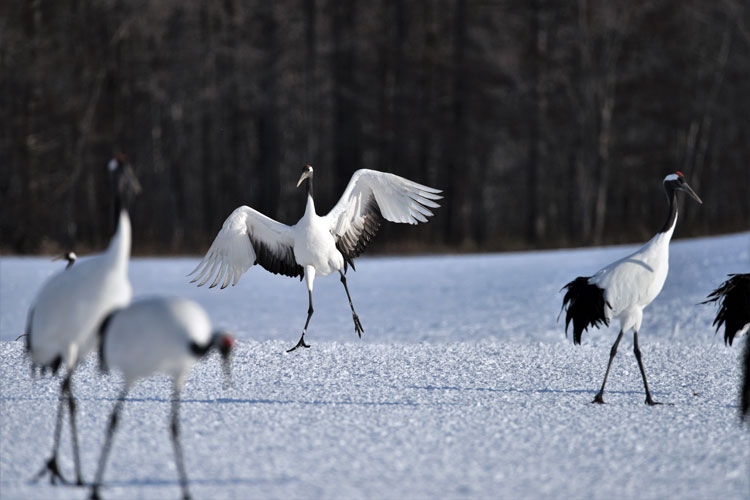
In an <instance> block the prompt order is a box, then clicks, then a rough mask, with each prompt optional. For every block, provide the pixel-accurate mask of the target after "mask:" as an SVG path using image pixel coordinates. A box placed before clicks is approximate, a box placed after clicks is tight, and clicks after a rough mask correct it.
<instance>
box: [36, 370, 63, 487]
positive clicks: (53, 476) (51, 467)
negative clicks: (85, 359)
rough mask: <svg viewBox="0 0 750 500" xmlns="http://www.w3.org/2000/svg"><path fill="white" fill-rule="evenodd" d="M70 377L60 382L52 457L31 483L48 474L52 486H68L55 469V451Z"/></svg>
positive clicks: (58, 441)
mask: <svg viewBox="0 0 750 500" xmlns="http://www.w3.org/2000/svg"><path fill="white" fill-rule="evenodd" d="M70 376H71V372H68V374H67V375H66V376H65V378H64V379H63V382H62V386H61V387H60V402H59V404H58V405H57V419H56V420H55V433H54V438H53V439H54V440H53V445H52V457H50V458H49V459H48V460H47V463H46V464H44V467H42V470H40V471H39V472H38V473H37V475H36V476H34V477H33V478H32V481H33V482H36V481H39V480H40V479H41V478H43V477H44V475H45V474H47V472H49V474H50V478H49V481H50V483H52V484H57V481H58V480H59V481H60V482H62V483H63V484H70V483H69V481H68V480H67V479H65V478H64V477H63V475H62V474H61V473H60V469H59V468H58V467H57V449H58V448H59V445H60V432H61V430H62V419H63V408H64V406H65V397H66V395H67V394H68V392H69V391H70Z"/></svg>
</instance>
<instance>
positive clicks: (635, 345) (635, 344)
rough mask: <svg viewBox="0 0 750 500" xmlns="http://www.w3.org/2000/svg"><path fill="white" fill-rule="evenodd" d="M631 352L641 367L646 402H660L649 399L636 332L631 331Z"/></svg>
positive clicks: (650, 403) (649, 394) (651, 404)
mask: <svg viewBox="0 0 750 500" xmlns="http://www.w3.org/2000/svg"><path fill="white" fill-rule="evenodd" d="M633 352H634V353H635V359H637V360H638V368H640V369H641V376H642V377H643V387H645V388H646V404H647V405H650V406H654V405H660V404H661V403H659V402H657V401H654V400H653V399H651V391H649V390H648V382H647V381H646V370H644V369H643V361H642V360H641V350H640V349H639V348H638V332H636V331H634V332H633Z"/></svg>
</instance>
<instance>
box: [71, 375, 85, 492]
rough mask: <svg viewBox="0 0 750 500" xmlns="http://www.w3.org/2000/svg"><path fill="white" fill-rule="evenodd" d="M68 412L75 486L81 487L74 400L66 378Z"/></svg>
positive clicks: (81, 479) (81, 478)
mask: <svg viewBox="0 0 750 500" xmlns="http://www.w3.org/2000/svg"><path fill="white" fill-rule="evenodd" d="M68 411H69V412H70V437H71V439H72V440H73V462H74V463H75V468H76V485H77V486H83V476H82V475H81V458H80V455H79V453H78V430H77V428H76V398H75V396H73V381H72V379H71V375H69V376H68Z"/></svg>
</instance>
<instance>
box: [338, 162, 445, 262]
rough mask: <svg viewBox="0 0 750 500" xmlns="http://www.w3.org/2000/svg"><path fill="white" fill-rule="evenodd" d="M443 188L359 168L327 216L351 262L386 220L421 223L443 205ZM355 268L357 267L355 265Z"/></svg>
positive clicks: (341, 250)
mask: <svg viewBox="0 0 750 500" xmlns="http://www.w3.org/2000/svg"><path fill="white" fill-rule="evenodd" d="M440 192H442V191H441V190H439V189H434V188H431V187H427V186H423V185H422V184H418V183H416V182H413V181H410V180H409V179H404V178H403V177H399V176H398V175H394V174H388V173H385V172H378V171H376V170H366V169H364V170H357V171H356V172H354V175H352V178H351V180H350V181H349V185H347V186H346V190H345V191H344V194H343V195H341V198H340V199H339V201H338V203H336V206H334V207H333V209H331V211H330V212H329V213H328V215H326V216H325V219H326V220H327V222H328V224H329V228H330V230H331V233H332V234H333V236H334V238H335V239H336V247H337V248H338V249H339V251H340V252H341V253H342V255H343V256H344V258H345V259H346V261H347V262H348V263H349V264H350V265H351V264H352V261H351V259H353V258H354V257H357V256H358V255H359V254H360V253H362V251H363V250H364V249H365V247H366V246H367V244H368V243H369V242H370V240H371V239H372V237H373V236H375V233H376V232H377V230H378V228H379V227H380V223H381V221H382V219H385V220H387V221H390V222H402V223H407V224H417V223H419V222H427V217H430V216H432V215H433V213H432V211H431V210H430V208H438V207H439V206H440V205H438V204H437V203H435V201H434V200H439V199H440V198H442V196H440V195H439V194H438V193H440ZM352 267H353V266H352Z"/></svg>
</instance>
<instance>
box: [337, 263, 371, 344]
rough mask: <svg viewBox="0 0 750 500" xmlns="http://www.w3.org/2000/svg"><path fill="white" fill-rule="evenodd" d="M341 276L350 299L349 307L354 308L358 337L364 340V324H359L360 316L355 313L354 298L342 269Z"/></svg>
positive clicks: (353, 316)
mask: <svg viewBox="0 0 750 500" xmlns="http://www.w3.org/2000/svg"><path fill="white" fill-rule="evenodd" d="M339 274H340V275H341V283H343V284H344V290H346V297H347V298H348V299H349V307H351V308H352V319H354V331H355V332H357V335H359V338H362V334H363V333H365V329H364V328H362V323H360V322H359V316H357V313H356V312H354V304H352V296H351V295H350V294H349V287H347V286H346V276H345V275H344V273H343V272H342V271H341V269H339Z"/></svg>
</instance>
